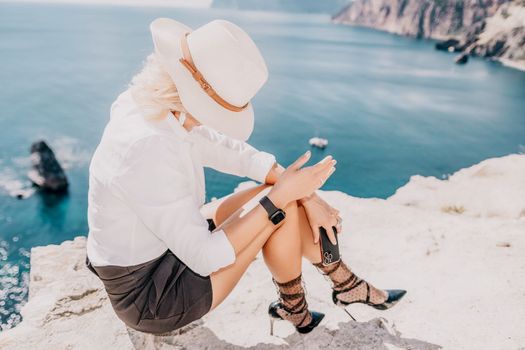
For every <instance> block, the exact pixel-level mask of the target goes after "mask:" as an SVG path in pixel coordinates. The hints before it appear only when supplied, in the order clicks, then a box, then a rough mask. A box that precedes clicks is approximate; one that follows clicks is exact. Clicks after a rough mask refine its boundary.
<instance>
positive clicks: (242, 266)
mask: <svg viewBox="0 0 525 350" xmlns="http://www.w3.org/2000/svg"><path fill="white" fill-rule="evenodd" d="M270 187H271V186H265V185H263V186H258V187H256V188H251V189H248V190H245V191H241V192H239V193H236V194H234V195H232V196H230V197H229V198H227V199H226V200H225V201H224V202H223V203H221V204H220V206H219V207H218V208H217V211H216V213H215V218H214V219H215V220H214V221H215V223H216V225H217V226H218V227H220V225H222V224H223V223H224V222H227V221H228V220H232V219H233V218H234V217H237V216H239V215H241V213H242V212H243V210H244V208H243V206H244V205H245V204H247V205H248V207H250V206H252V205H256V203H258V201H259V199H260V198H261V197H262V196H264V195H265V194H266V193H268V191H269V190H270ZM284 210H285V212H286V213H287V214H288V213H290V216H289V217H288V215H287V218H286V220H284V223H283V224H281V225H279V226H274V225H273V224H272V223H270V222H269V224H268V225H267V226H265V228H264V229H263V231H262V232H261V234H260V235H259V236H258V237H257V239H255V240H254V241H252V242H251V243H250V244H249V245H248V246H247V247H246V248H245V249H244V250H242V251H241V252H240V253H239V254H238V256H237V258H236V261H235V263H233V264H232V265H230V266H227V267H224V268H222V269H220V270H218V271H216V272H214V273H212V274H211V283H212V288H213V301H212V307H211V308H212V309H214V308H215V307H217V305H219V304H220V303H221V302H222V301H223V300H224V299H225V298H226V297H227V296H228V294H230V292H231V291H232V290H233V288H234V287H235V285H237V283H238V282H239V280H240V279H241V277H242V275H243V274H244V272H245V271H246V269H247V268H248V266H249V265H250V263H251V262H252V261H253V259H254V258H255V256H256V255H257V253H258V252H259V251H260V250H261V249H262V248H263V246H264V245H265V243H266V242H267V241H268V239H269V238H270V237H272V236H273V235H277V234H278V235H279V237H281V240H285V239H286V238H287V237H288V236H287V234H286V233H290V231H291V230H292V228H294V231H295V232H296V234H295V235H290V237H292V238H293V239H294V240H295V244H296V250H297V252H296V253H295V255H293V258H294V259H296V260H298V262H297V261H295V262H294V263H293V264H290V263H289V261H287V262H286V264H281V265H280V266H278V264H277V263H273V264H272V266H273V270H275V273H276V274H277V276H278V277H277V278H284V280H286V278H287V276H288V275H293V277H297V276H298V275H299V274H300V271H301V262H300V260H301V251H300V237H299V236H298V233H297V226H296V222H297V215H296V214H295V215H294V214H293V213H294V212H295V213H296V212H297V204H296V202H292V203H290V204H289V205H288V206H286V207H285V208H284ZM281 230H282V232H281ZM274 231H275V232H274ZM274 242H275V243H274V244H276V247H277V243H278V241H277V240H275V241H274ZM286 245H287V246H291V244H289V243H286ZM271 259H272V258H271V257H270V260H271ZM265 260H266V258H265ZM272 273H273V271H272Z"/></svg>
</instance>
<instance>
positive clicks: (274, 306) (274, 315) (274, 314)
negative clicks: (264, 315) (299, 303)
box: [268, 301, 324, 335]
mask: <svg viewBox="0 0 525 350" xmlns="http://www.w3.org/2000/svg"><path fill="white" fill-rule="evenodd" d="M278 310H282V311H284V312H286V313H288V314H293V313H291V312H289V311H287V310H286V309H285V308H284V306H283V304H282V303H281V302H280V301H274V302H272V303H271V304H270V306H269V307H268V315H269V316H270V335H273V324H274V322H275V321H276V320H286V316H284V317H283V316H281V315H280V314H279V313H278ZM303 311H304V310H299V311H298V312H297V313H301V312H303ZM308 312H309V313H310V315H311V316H312V320H311V321H310V323H309V324H307V325H306V326H302V327H298V326H296V327H295V329H296V330H297V331H298V332H299V333H301V334H306V333H310V332H311V331H312V330H313V329H314V328H315V327H317V326H318V325H319V323H320V322H321V321H322V319H323V318H324V314H323V313H321V312H316V311H308ZM306 316H308V314H305V318H306ZM303 320H304V319H303ZM301 322H302V321H301Z"/></svg>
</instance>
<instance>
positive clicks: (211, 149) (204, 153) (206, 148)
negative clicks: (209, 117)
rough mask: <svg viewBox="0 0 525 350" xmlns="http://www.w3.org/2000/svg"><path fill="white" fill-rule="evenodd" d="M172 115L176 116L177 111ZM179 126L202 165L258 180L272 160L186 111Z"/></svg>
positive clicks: (266, 170) (269, 156)
mask: <svg viewBox="0 0 525 350" xmlns="http://www.w3.org/2000/svg"><path fill="white" fill-rule="evenodd" d="M174 116H175V118H176V119H178V116H179V113H178V112H176V113H175V114H174ZM183 126H184V128H185V129H186V130H188V132H189V135H190V139H191V140H192V141H193V148H194V150H195V151H196V152H197V153H199V155H200V159H201V160H202V164H203V165H204V166H206V167H210V168H213V169H215V170H218V171H220V172H223V173H227V174H232V175H236V176H241V177H249V178H250V179H253V180H256V181H259V182H261V183H262V182H264V180H265V179H264V177H265V176H266V174H267V173H268V169H270V167H271V166H272V165H273V164H274V163H275V156H274V155H272V154H270V153H267V152H263V151H259V150H258V149H256V148H254V147H253V146H251V145H250V144H248V143H246V142H243V141H240V140H237V139H234V138H231V137H229V136H227V135H224V134H222V133H220V132H218V131H216V130H214V129H213V128H210V127H208V126H206V125H202V124H200V123H199V122H198V121H197V120H196V119H195V118H193V117H192V116H191V115H190V114H187V117H186V121H185V122H184V125H183Z"/></svg>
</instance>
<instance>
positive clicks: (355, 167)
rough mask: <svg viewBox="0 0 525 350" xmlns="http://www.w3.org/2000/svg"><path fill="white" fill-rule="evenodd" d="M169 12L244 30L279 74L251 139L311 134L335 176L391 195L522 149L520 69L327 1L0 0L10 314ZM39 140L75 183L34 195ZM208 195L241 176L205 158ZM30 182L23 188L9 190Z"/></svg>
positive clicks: (294, 150)
mask: <svg viewBox="0 0 525 350" xmlns="http://www.w3.org/2000/svg"><path fill="white" fill-rule="evenodd" d="M159 16H167V17H172V18H175V19H179V20H180V21H183V22H185V23H187V24H188V25H190V26H192V27H197V26H199V25H202V24H204V23H206V22H207V21H210V20H212V19H215V18H226V19H229V20H231V21H233V22H235V23H237V24H239V25H240V26H241V27H243V28H245V29H246V30H247V31H248V32H249V33H250V34H251V35H252V36H253V38H254V39H255V41H256V43H257V45H258V46H259V47H260V50H261V52H262V54H263V56H264V57H265V58H266V60H267V64H268V67H269V71H270V78H269V80H268V82H267V84H266V85H265V86H264V88H263V89H262V90H261V91H260V93H259V94H258V95H257V96H256V98H255V100H254V106H255V110H256V127H255V131H254V133H253V135H252V136H251V139H250V141H249V142H250V143H251V144H252V145H254V146H255V147H257V148H259V149H262V150H266V151H269V152H272V153H274V154H275V155H276V156H277V158H278V160H279V162H280V163H281V164H283V165H287V164H289V163H290V162H291V161H293V160H294V159H295V158H296V157H297V156H299V155H300V154H301V153H303V152H304V151H305V150H306V149H308V148H309V147H310V146H309V145H308V139H309V138H310V137H313V136H320V137H324V138H327V139H328V140H329V145H328V147H327V148H326V149H325V150H318V149H314V157H313V161H317V160H319V159H321V158H322V157H324V156H325V155H327V154H332V155H333V156H334V157H335V158H336V159H337V160H338V164H337V171H336V172H335V173H334V174H333V176H332V177H331V179H329V181H328V182H327V183H326V184H325V186H324V189H326V190H341V191H344V192H347V193H349V194H351V195H354V196H360V197H381V198H386V197H388V196H390V195H391V194H393V193H394V192H395V190H396V189H397V188H398V187H400V186H402V185H403V184H405V183H406V182H407V181H408V180H409V178H410V176H411V175H414V174H421V175H427V176H429V175H431V176H436V177H438V178H442V177H446V176H447V174H450V173H453V172H454V171H456V170H458V169H461V168H463V167H467V166H470V165H472V164H474V163H477V162H479V161H481V160H483V159H486V158H489V157H497V156H502V155H506V154H509V153H517V152H523V151H524V150H525V149H524V145H525V112H524V111H525V73H524V72H520V71H516V70H512V69H509V68H505V67H503V66H501V65H499V64H498V63H493V62H487V61H483V60H480V59H472V60H471V61H470V62H469V63H468V64H467V65H465V66H456V65H454V63H453V55H451V54H448V53H443V52H436V51H434V49H433V43H432V42H431V41H423V40H419V41H418V40H412V39H409V38H402V37H398V36H394V35H390V34H386V33H381V32H376V31H373V30H368V29H362V28H354V27H348V26H341V25H334V24H331V23H330V21H329V16H326V15H302V14H279V13H267V12H266V13H265V12H238V11H237V12H236V11H231V10H223V9H210V10H203V9H191V10H189V9H174V8H140V7H112V6H81V5H31V4H8V3H0V67H1V69H0V323H1V324H2V326H1V327H2V328H4V329H5V328H9V327H11V326H12V325H14V324H16V323H17V322H19V320H20V315H19V309H20V306H21V305H22V304H23V302H24V301H25V300H26V299H27V285H28V271H29V253H30V249H31V247H33V246H39V245H47V244H55V243H60V242H62V241H63V240H66V239H71V238H73V237H75V236H77V235H86V233H87V222H86V206H87V200H86V195H87V181H88V165H89V160H90V157H91V154H92V152H93V151H94V149H95V147H96V145H97V143H98V141H99V139H100V136H101V134H102V131H103V128H104V126H105V123H106V121H107V120H108V117H109V114H108V113H109V107H110V105H111V103H112V102H113V100H114V99H115V97H116V96H117V95H118V94H119V93H120V92H121V91H123V90H124V89H125V88H126V86H127V84H128V83H129V81H130V79H131V77H132V76H133V74H135V73H137V72H138V71H139V70H140V67H141V65H142V62H143V59H144V58H145V57H146V56H147V55H148V54H149V53H150V52H151V51H152V43H151V40H150V34H149V31H148V24H149V23H150V21H151V20H153V19H154V18H156V17H159ZM38 139H45V140H46V141H48V142H49V144H50V145H51V147H52V148H53V149H54V150H55V152H56V153H57V155H58V158H59V160H61V161H62V163H63V165H64V166H65V168H66V171H67V175H68V176H69V180H70V191H69V193H68V194H67V195H65V196H60V197H57V196H52V195H44V194H41V193H38V192H35V193H33V194H31V190H30V189H28V188H29V187H28V186H29V183H28V181H27V179H26V176H25V174H26V172H27V170H28V167H29V158H28V156H29V147H30V144H31V143H32V142H33V141H35V140H38ZM206 175H207V198H208V199H210V198H212V197H219V196H222V195H225V194H227V193H229V192H231V191H232V190H233V189H234V188H235V187H236V185H237V184H238V182H239V181H242V179H238V178H235V177H233V176H228V175H224V174H220V173H217V172H215V171H212V170H207V171H206ZM21 189H22V190H24V191H26V192H25V193H26V195H27V196H28V198H26V199H23V200H19V199H16V198H14V197H13V194H14V193H15V192H17V191H19V190H21Z"/></svg>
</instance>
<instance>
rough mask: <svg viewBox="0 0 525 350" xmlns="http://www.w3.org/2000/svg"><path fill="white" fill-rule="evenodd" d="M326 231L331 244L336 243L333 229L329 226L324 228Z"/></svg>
mask: <svg viewBox="0 0 525 350" xmlns="http://www.w3.org/2000/svg"><path fill="white" fill-rule="evenodd" d="M326 232H327V233H328V239H329V240H330V242H332V244H333V245H336V244H337V238H335V233H334V229H333V228H332V227H330V228H329V229H327V230H326Z"/></svg>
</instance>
